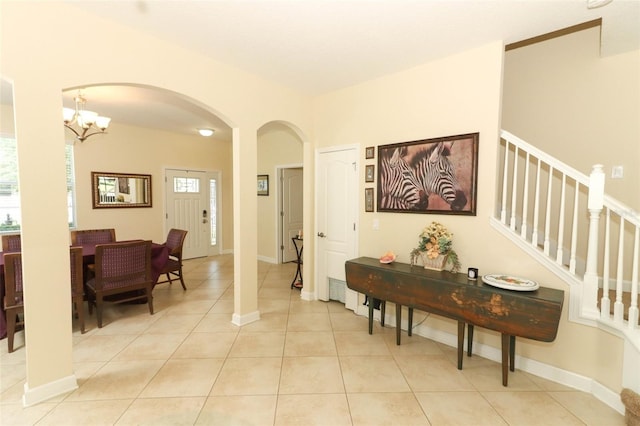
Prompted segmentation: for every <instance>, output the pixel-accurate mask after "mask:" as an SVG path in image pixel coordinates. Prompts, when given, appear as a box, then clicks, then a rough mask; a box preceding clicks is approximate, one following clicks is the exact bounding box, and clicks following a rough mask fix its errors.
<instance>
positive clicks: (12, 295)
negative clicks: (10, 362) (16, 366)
mask: <svg viewBox="0 0 640 426" xmlns="http://www.w3.org/2000/svg"><path fill="white" fill-rule="evenodd" d="M4 286H5V293H4V299H3V301H2V304H3V307H4V312H5V314H6V316H7V345H8V348H9V352H13V338H14V336H15V334H16V327H18V326H20V325H24V301H23V297H22V288H23V287H22V253H19V252H18V253H5V254H4Z"/></svg>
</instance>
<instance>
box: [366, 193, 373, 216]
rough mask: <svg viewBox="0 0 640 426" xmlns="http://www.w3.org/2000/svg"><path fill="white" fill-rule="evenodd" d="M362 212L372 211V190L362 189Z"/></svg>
mask: <svg viewBox="0 0 640 426" xmlns="http://www.w3.org/2000/svg"><path fill="white" fill-rule="evenodd" d="M364 211H365V212H372V211H373V188H365V189H364Z"/></svg>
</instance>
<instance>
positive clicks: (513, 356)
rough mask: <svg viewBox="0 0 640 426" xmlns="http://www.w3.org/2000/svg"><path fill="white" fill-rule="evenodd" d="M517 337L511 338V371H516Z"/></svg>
mask: <svg viewBox="0 0 640 426" xmlns="http://www.w3.org/2000/svg"><path fill="white" fill-rule="evenodd" d="M515 361H516V336H510V337H509V370H511V371H516V364H515Z"/></svg>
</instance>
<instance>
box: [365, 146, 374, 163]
mask: <svg viewBox="0 0 640 426" xmlns="http://www.w3.org/2000/svg"><path fill="white" fill-rule="evenodd" d="M374 157H375V151H374V148H373V147H372V146H368V147H366V148H365V149H364V158H366V159H367V160H368V159H370V158H374Z"/></svg>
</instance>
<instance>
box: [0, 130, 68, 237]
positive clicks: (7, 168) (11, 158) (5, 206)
mask: <svg viewBox="0 0 640 426" xmlns="http://www.w3.org/2000/svg"><path fill="white" fill-rule="evenodd" d="M65 162H66V171H67V212H68V217H69V227H70V228H73V227H75V224H76V220H75V208H74V205H75V176H74V174H73V146H72V145H66V146H65ZM20 218H21V216H20V187H19V185H18V153H17V143H16V140H15V139H14V138H8V137H0V232H15V231H18V230H20Z"/></svg>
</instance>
